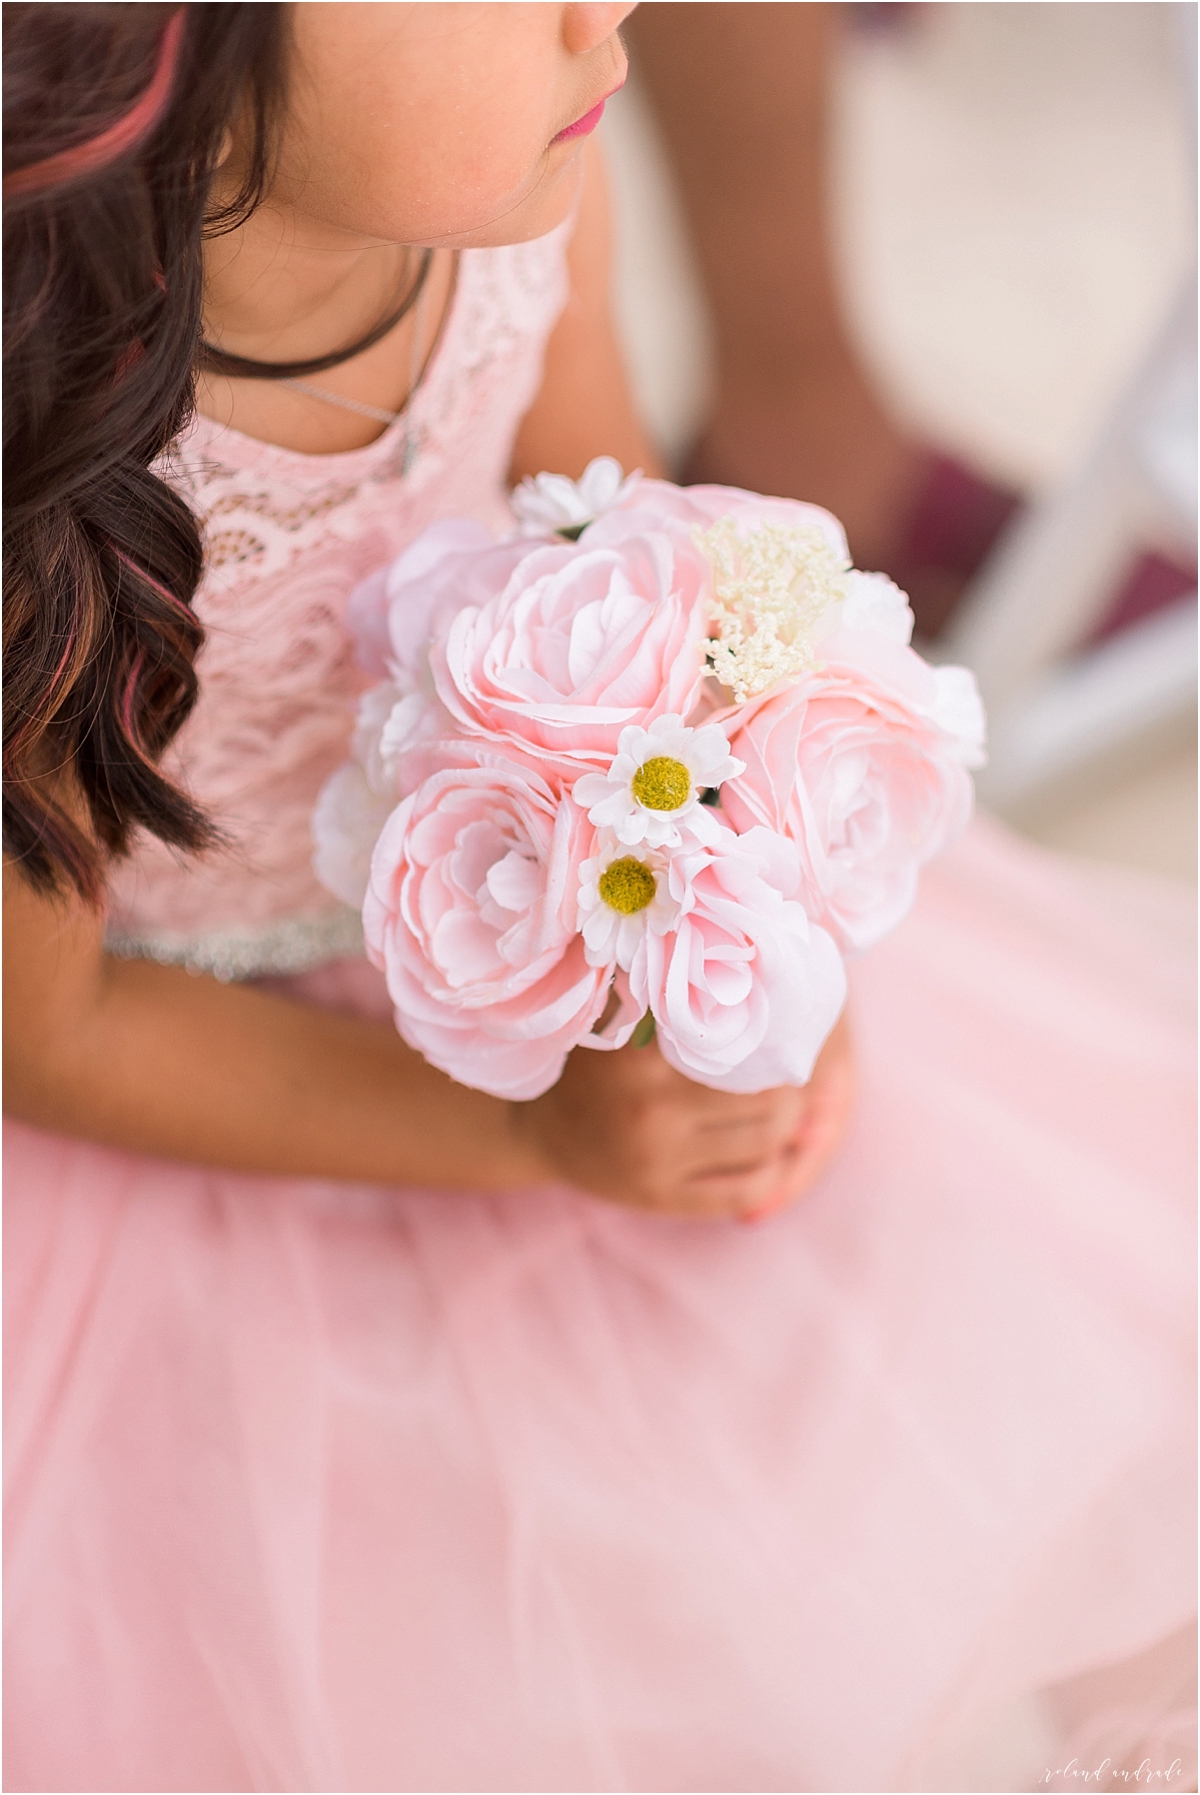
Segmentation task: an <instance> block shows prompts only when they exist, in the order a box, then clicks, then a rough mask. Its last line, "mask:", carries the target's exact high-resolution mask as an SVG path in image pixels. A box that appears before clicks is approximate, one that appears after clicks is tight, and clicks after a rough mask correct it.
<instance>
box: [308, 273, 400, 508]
mask: <svg viewBox="0 0 1200 1795" xmlns="http://www.w3.org/2000/svg"><path fill="white" fill-rule="evenodd" d="M425 297H426V287H425V285H424V283H422V286H421V290H420V292H419V293H418V294H417V303H416V307H415V309H414V311H413V340H412V356H411V358H410V361H409V369H408V396H407V398H406V399H405V401H404V405H403V406H402V407H401V409H400V410H399V411H385V410H384V408H383V406H382V405H366V404H364V402H363V401H362V400H361V399H348V398H347V397H346V395H345V394H344V393H331V392H330V391H329V389H328V388H327V387H323V386H313V384H312V382H311V381H308V380H280V381H278V382H277V383H276V384H277V385H279V386H288V387H291V389H292V391H293V392H296V393H304V394H306V395H307V396H308V397H309V398H310V399H321V400H323V401H324V403H325V404H326V405H340V406H341V407H342V409H343V410H344V411H353V412H357V413H358V415H359V416H360V417H364V418H372V419H374V421H375V422H376V423H378V424H395V423H398V422H399V420H400V419H401V418H402V417H403V416H404V414H405V412H406V411H407V410H408V408H409V407H410V406H411V404H412V402H413V398H414V396H415V394H416V391H417V387H418V386H419V385H420V383H421V378H422V375H423V373H424V367H423V365H422V350H423V348H424V338H425V331H424V323H425ZM416 451H417V443H416V439H415V437H414V435H413V432H412V429H411V425H410V428H409V429H408V430H407V431H406V433H405V441H404V471H405V473H407V472H408V470H409V468H410V467H411V466H412V464H413V461H414V460H415V458H416Z"/></svg>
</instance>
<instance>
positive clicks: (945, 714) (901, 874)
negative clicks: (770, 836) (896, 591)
mask: <svg viewBox="0 0 1200 1795" xmlns="http://www.w3.org/2000/svg"><path fill="white" fill-rule="evenodd" d="M876 640H877V642H878V640H879V639H876ZM885 649H888V650H890V651H891V655H890V656H889V655H888V654H885V653H884V652H883V651H884V650H885ZM893 657H894V658H893ZM863 658H864V660H865V659H868V658H869V657H868V656H865V655H864V657H863ZM879 659H880V661H881V663H882V665H881V667H880V670H879V671H880V672H881V673H889V674H890V675H891V678H890V679H889V681H888V683H884V680H883V678H882V677H878V676H877V677H875V678H871V677H870V676H868V674H867V673H866V672H865V671H864V670H863V668H862V667H861V666H858V667H853V668H852V667H850V666H848V665H843V666H841V667H839V666H838V665H837V664H834V663H832V662H831V663H829V664H827V665H826V666H825V667H824V668H823V669H822V671H821V672H820V673H818V674H816V675H814V676H812V677H809V678H803V679H799V680H796V681H793V682H791V683H789V684H787V685H784V686H778V687H776V688H774V689H773V690H772V691H770V692H767V693H765V694H764V695H763V696H762V697H761V698H756V699H752V700H751V701H750V702H749V703H747V704H746V705H744V706H741V707H739V708H738V709H735V710H732V711H729V712H726V713H725V714H724V715H723V717H722V719H721V720H722V722H723V723H724V726H725V728H726V730H727V732H728V734H729V741H730V747H731V748H732V749H733V751H734V752H735V753H736V754H737V756H738V757H739V758H740V759H741V760H743V761H744V762H745V764H746V770H745V772H744V773H741V774H739V775H738V776H737V777H735V778H733V779H729V780H726V782H725V784H724V785H723V786H722V787H721V809H722V811H723V813H724V815H725V816H726V817H727V818H728V820H729V821H730V822H731V823H732V824H733V826H734V828H735V829H741V830H749V829H754V828H755V827H756V826H759V825H765V826H766V827H767V828H770V829H776V830H779V831H780V832H781V833H782V834H784V835H786V836H788V837H789V838H790V840H792V841H793V842H795V844H796V846H797V847H798V848H799V850H800V859H801V868H802V880H801V887H800V896H801V900H802V902H803V904H804V907H805V909H806V910H807V911H808V913H809V915H810V916H812V917H813V918H814V919H815V920H816V921H817V922H819V923H820V924H821V925H822V926H823V927H824V928H826V929H828V930H829V931H830V933H831V934H832V935H833V937H834V939H835V940H836V941H837V942H838V944H839V945H840V946H841V947H842V949H843V950H844V951H845V952H848V953H857V952H860V951H861V950H862V949H863V948H866V947H870V946H871V945H872V943H873V942H876V941H878V940H879V939H880V938H881V937H882V936H883V935H885V934H887V932H888V931H889V930H890V929H892V928H894V927H895V925H896V924H897V923H898V922H899V921H900V919H901V918H902V917H903V916H904V915H905V913H906V912H907V910H908V909H909V906H910V905H911V903H912V901H913V898H914V896H915V894H916V888H917V874H918V871H919V869H920V868H921V867H922V866H923V865H924V864H925V862H926V861H928V860H931V859H932V858H933V856H934V855H935V854H938V853H940V852H941V850H942V849H943V848H944V847H946V846H948V845H949V843H950V842H951V841H953V840H954V839H955V837H956V836H957V835H958V834H959V833H960V832H961V830H962V829H963V827H964V826H965V824H966V822H967V819H968V817H969V816H970V814H971V805H972V799H973V791H972V785H971V780H970V778H969V776H968V774H967V772H966V770H965V765H964V762H969V761H970V759H971V753H970V750H969V748H968V747H967V746H966V745H965V744H964V740H963V737H962V735H961V733H958V732H956V728H955V726H954V725H955V716H954V714H953V705H954V703H955V702H958V703H959V705H960V708H963V707H964V706H965V703H966V701H965V699H964V697H963V693H962V692H961V691H960V690H959V682H957V681H956V680H955V679H954V678H950V679H947V678H945V677H943V676H944V675H958V674H961V672H962V670H961V669H958V668H953V669H951V668H939V669H936V670H935V669H934V668H932V667H929V666H927V665H926V664H925V663H924V662H923V661H921V660H920V659H919V657H918V656H917V655H915V654H913V653H912V652H911V650H909V649H906V648H897V647H895V645H892V644H887V643H882V644H881V645H880V654H879ZM904 688H907V689H906V690H905V689H904ZM972 689H973V688H972ZM967 708H969V707H967Z"/></svg>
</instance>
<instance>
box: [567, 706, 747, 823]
mask: <svg viewBox="0 0 1200 1795" xmlns="http://www.w3.org/2000/svg"><path fill="white" fill-rule="evenodd" d="M744 771H745V767H744V766H743V763H742V762H741V761H740V760H735V759H734V757H733V755H732V754H730V752H729V743H728V742H727V741H726V739H725V732H724V730H722V729H720V728H719V727H718V726H717V724H715V723H707V724H704V725H703V726H702V727H701V728H699V729H689V728H688V726H687V724H686V723H685V722H684V721H683V719H682V717H678V716H675V715H674V714H673V713H668V715H666V716H665V717H656V718H655V720H654V722H653V723H651V725H650V727H649V729H642V728H640V727H639V726H638V725H637V724H630V726H629V727H628V728H627V729H623V730H622V731H621V733H620V735H619V736H618V738H617V752H616V755H615V756H614V758H613V762H612V765H611V766H610V767H609V769H608V772H607V773H585V774H584V776H583V778H582V779H577V780H576V781H575V785H574V788H573V796H574V799H575V802H576V803H577V804H579V805H582V807H583V808H584V809H585V810H586V811H587V813H588V816H589V818H590V819H591V821H592V822H593V823H594V824H595V826H596V828H598V829H611V830H612V831H613V833H614V835H615V836H616V838H617V840H618V841H619V842H621V843H623V844H624V845H625V846H626V847H636V846H637V845H638V844H639V843H644V844H645V846H646V847H647V848H661V847H667V848H677V847H678V846H679V845H680V843H681V842H682V841H683V838H684V832H685V831H686V832H687V833H688V834H690V835H691V836H692V837H693V838H694V839H696V840H697V841H711V840H712V839H713V837H714V835H715V833H716V832H717V830H718V828H719V825H718V823H717V821H716V819H715V818H714V817H712V816H710V815H709V813H708V811H707V810H706V809H705V808H704V806H703V805H702V804H701V802H700V798H701V794H702V793H703V792H704V791H706V790H713V789H715V788H716V787H717V786H719V785H720V784H721V783H722V782H723V781H724V780H726V779H732V778H734V776H735V775H736V774H738V773H742V772H744Z"/></svg>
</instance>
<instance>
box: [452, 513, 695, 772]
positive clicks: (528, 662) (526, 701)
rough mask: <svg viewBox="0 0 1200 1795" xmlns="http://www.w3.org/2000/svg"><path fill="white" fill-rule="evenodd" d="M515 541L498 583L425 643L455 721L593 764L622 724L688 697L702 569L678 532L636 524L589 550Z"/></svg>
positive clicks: (613, 746)
mask: <svg viewBox="0 0 1200 1795" xmlns="http://www.w3.org/2000/svg"><path fill="white" fill-rule="evenodd" d="M522 546H523V547H525V548H526V550H527V552H526V554H525V556H524V558H523V559H522V560H521V561H520V563H519V565H518V566H517V567H516V568H515V570H514V572H513V573H512V576H511V578H510V579H509V581H508V584H507V585H506V587H505V588H504V591H503V592H502V593H500V594H499V596H498V597H496V598H493V599H491V600H490V601H489V602H487V603H483V604H478V605H468V606H466V607H464V608H463V609H462V610H460V611H459V612H458V613H457V615H456V616H455V617H454V618H453V619H452V621H451V622H450V624H449V627H448V629H446V630H445V632H444V633H443V634H442V635H441V636H440V637H438V638H435V641H434V644H433V646H432V649H431V651H430V665H431V667H432V671H433V679H434V684H435V686H436V689H437V693H438V697H439V698H440V699H441V701H442V703H443V705H444V706H445V707H446V709H447V711H449V712H450V714H451V715H452V716H453V717H454V719H455V721H456V723H457V724H458V726H459V727H460V728H461V729H462V730H464V731H466V732H467V733H468V734H471V735H476V736H487V737H490V738H491V739H492V740H494V741H509V742H512V743H514V744H516V745H517V746H518V747H520V748H523V749H525V750H526V751H527V752H529V753H531V754H534V755H537V756H539V757H549V758H557V759H558V760H559V761H560V762H562V763H566V765H567V766H569V765H570V764H571V763H575V764H578V763H579V762H584V763H588V762H592V763H600V764H602V765H604V764H607V762H608V761H609V760H610V759H611V757H612V756H613V755H614V754H615V753H616V752H617V742H618V738H619V736H620V734H621V731H622V729H624V728H625V727H626V725H627V724H630V723H638V724H641V725H642V726H643V727H644V726H645V725H646V724H648V723H649V722H650V721H651V720H652V719H653V718H655V717H658V716H661V715H663V714H665V713H667V712H674V713H676V714H678V715H686V714H687V713H688V712H689V711H690V710H691V709H692V706H693V705H694V703H695V700H696V697H697V694H698V692H699V689H700V683H701V679H702V678H703V672H704V663H703V645H704V640H705V635H706V630H707V608H706V582H707V570H706V565H705V563H704V561H703V557H702V556H700V555H699V553H698V552H697V551H696V550H695V549H694V548H693V547H692V546H691V544H690V543H688V542H685V541H673V540H672V539H671V538H670V537H669V536H666V535H664V534H662V533H661V532H658V531H645V532H637V533H633V534H631V535H629V536H628V537H627V539H625V540H624V541H622V542H621V544H620V545H619V547H614V548H598V549H595V550H591V551H589V550H588V549H587V548H586V547H584V548H582V549H581V548H577V547H575V546H574V545H569V544H563V545H562V546H561V547H560V546H553V547H550V546H534V547H533V549H532V551H529V547H528V543H527V542H525V543H523V544H522Z"/></svg>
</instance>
